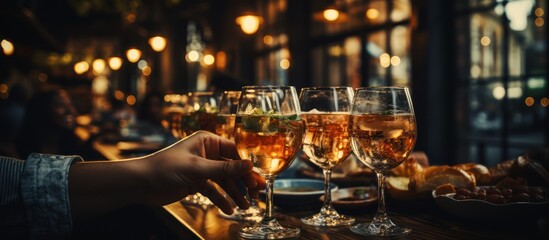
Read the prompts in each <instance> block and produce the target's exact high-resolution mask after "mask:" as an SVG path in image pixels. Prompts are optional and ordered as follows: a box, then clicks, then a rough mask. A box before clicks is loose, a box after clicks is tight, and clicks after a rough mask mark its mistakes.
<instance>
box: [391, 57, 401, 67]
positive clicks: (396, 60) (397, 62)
mask: <svg viewBox="0 0 549 240" xmlns="http://www.w3.org/2000/svg"><path fill="white" fill-rule="evenodd" d="M391 65H393V66H395V67H396V66H398V65H400V57H398V56H393V57H391Z"/></svg>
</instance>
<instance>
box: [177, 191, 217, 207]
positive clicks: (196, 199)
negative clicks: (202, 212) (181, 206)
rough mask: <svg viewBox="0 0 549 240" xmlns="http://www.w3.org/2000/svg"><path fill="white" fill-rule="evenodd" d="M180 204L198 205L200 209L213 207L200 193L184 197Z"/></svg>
mask: <svg viewBox="0 0 549 240" xmlns="http://www.w3.org/2000/svg"><path fill="white" fill-rule="evenodd" d="M181 202H182V203H185V204H191V205H198V206H201V207H208V206H213V203H212V201H210V199H209V198H207V197H205V196H204V195H202V194H200V193H195V194H193V195H189V196H186V197H185V198H183V200H181Z"/></svg>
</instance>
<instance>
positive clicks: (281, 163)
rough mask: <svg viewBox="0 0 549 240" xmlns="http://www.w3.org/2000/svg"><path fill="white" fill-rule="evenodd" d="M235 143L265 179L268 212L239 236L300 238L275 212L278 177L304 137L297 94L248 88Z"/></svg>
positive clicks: (287, 88)
mask: <svg viewBox="0 0 549 240" xmlns="http://www.w3.org/2000/svg"><path fill="white" fill-rule="evenodd" d="M236 116H237V117H236V130H235V142H236V148H237V150H238V153H239V155H240V157H241V158H242V159H246V160H250V161H252V162H253V166H254V171H255V172H257V173H259V174H260V175H261V176H263V177H264V178H265V179H266V183H267V189H266V209H265V216H264V217H263V220H261V222H259V223H257V224H255V225H252V226H245V227H243V228H242V229H241V230H240V233H239V234H240V236H241V237H243V238H252V239H283V238H295V237H298V236H299V234H300V232H301V230H300V229H299V228H298V227H294V226H283V225H281V224H279V223H278V221H277V220H276V218H275V215H274V209H273V184H274V180H275V178H276V176H277V175H278V174H279V173H281V172H283V171H284V170H285V169H286V168H288V167H289V166H290V164H291V163H292V161H293V160H294V159H295V156H296V154H297V152H298V151H299V149H300V148H301V142H302V137H303V121H302V120H301V118H300V107H299V100H298V98H297V93H296V90H295V88H294V87H291V86H246V87H243V88H242V95H241V97H240V101H239V104H238V111H237V115H236Z"/></svg>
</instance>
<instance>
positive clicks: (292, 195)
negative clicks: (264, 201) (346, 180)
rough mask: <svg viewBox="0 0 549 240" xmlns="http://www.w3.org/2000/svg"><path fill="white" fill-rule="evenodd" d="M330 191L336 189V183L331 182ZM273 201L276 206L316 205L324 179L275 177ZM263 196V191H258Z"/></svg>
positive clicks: (321, 191) (321, 192) (322, 192)
mask: <svg viewBox="0 0 549 240" xmlns="http://www.w3.org/2000/svg"><path fill="white" fill-rule="evenodd" d="M331 187H332V189H331V191H332V192H333V191H335V190H337V189H338V186H337V185H336V184H333V183H332V184H331ZM273 188H274V193H273V198H274V199H273V201H274V204H275V205H276V206H279V207H280V206H282V207H292V206H305V205H316V204H318V203H320V202H319V200H318V199H319V197H320V196H321V195H323V194H324V181H322V180H316V179H299V178H288V179H277V180H275V182H274V186H273ZM260 193H261V194H262V195H263V196H265V191H264V190H263V191H261V192H260Z"/></svg>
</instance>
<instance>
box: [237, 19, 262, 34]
mask: <svg viewBox="0 0 549 240" xmlns="http://www.w3.org/2000/svg"><path fill="white" fill-rule="evenodd" d="M261 21H262V19H261V17H259V16H256V15H251V14H250V15H243V16H240V17H237V18H236V24H238V25H240V28H241V29H242V32H244V33H246V34H249V35H251V34H254V33H256V32H257V30H258V29H259V24H261Z"/></svg>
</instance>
